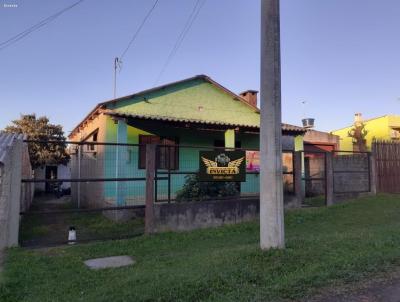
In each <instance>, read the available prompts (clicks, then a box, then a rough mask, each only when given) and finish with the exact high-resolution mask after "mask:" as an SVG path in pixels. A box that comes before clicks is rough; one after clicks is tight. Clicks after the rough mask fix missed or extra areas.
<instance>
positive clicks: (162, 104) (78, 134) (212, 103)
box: [69, 75, 305, 207]
mask: <svg viewBox="0 0 400 302" xmlns="http://www.w3.org/2000/svg"><path fill="white" fill-rule="evenodd" d="M259 125H260V113H259V109H258V108H257V92H256V91H252V90H249V91H246V92H244V93H242V94H239V95H238V94H235V93H233V92H231V91H230V90H228V89H226V88H225V87H223V86H222V85H220V84H218V83H217V82H215V81H214V80H212V79H211V78H209V77H208V76H205V75H200V76H195V77H192V78H189V79H185V80H182V81H179V82H174V83H171V84H167V85H164V86H160V87H156V88H153V89H149V90H145V91H142V92H139V93H136V94H133V95H129V96H126V97H122V98H118V99H114V100H111V101H107V102H103V103H100V104H98V105H97V106H96V107H95V108H94V109H93V110H92V111H91V112H90V113H89V114H88V115H87V116H86V117H85V118H84V120H83V121H82V122H81V123H79V124H78V125H77V126H76V127H75V129H74V130H73V131H72V132H71V134H70V135H69V140H70V141H75V142H107V143H118V144H140V146H139V145H135V146H132V145H119V146H115V145H101V144H100V145H83V146H82V147H80V148H82V150H78V151H79V152H78V151H77V150H76V148H78V147H74V148H75V150H73V151H72V152H71V153H72V155H71V177H72V178H90V177H98V178H137V179H143V178H144V177H145V171H146V170H145V168H146V167H145V164H146V163H145V159H146V158H145V155H146V153H145V145H146V144H149V143H155V144H158V145H160V147H159V152H158V155H157V163H156V164H157V167H158V169H159V170H166V169H168V168H169V169H170V171H175V172H177V171H180V172H182V171H186V172H196V171H197V170H198V168H199V167H198V165H199V150H202V148H203V149H207V148H208V149H210V148H215V147H227V148H235V147H236V148H243V149H250V150H257V149H258V148H259ZM304 133H305V130H304V129H303V128H302V127H297V126H293V125H288V124H282V134H283V149H290V150H295V149H296V150H302V149H303V140H302V138H303V135H304ZM78 154H81V159H80V160H79V158H78V157H79V155H78ZM78 166H79V169H78ZM78 170H79V171H78ZM78 172H79V175H77V174H78ZM184 181H185V175H181V174H179V175H174V176H173V178H172V180H171V184H170V185H171V191H172V195H173V196H174V195H175V194H176V192H177V191H178V190H179V189H181V188H182V185H183V183H184ZM78 186H79V188H78ZM71 190H72V195H73V197H74V198H78V199H79V200H80V203H81V205H84V206H87V207H95V206H99V204H102V205H104V206H106V205H125V204H126V205H135V204H142V203H143V202H144V196H145V183H144V181H140V180H138V181H134V182H112V181H105V182H87V183H74V184H72V188H71ZM167 190H168V188H167V182H166V181H161V180H160V181H158V182H157V192H158V196H163V195H166V194H167ZM240 192H241V194H244V195H246V194H248V195H251V194H258V192H259V177H258V175H257V174H256V173H255V174H250V175H247V179H246V182H243V183H241V184H240Z"/></svg>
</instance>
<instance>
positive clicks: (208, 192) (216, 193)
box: [176, 174, 239, 202]
mask: <svg viewBox="0 0 400 302" xmlns="http://www.w3.org/2000/svg"><path fill="white" fill-rule="evenodd" d="M237 195H239V190H238V186H237V184H236V183H235V182H217V181H215V182H203V181H199V177H198V175H197V174H194V175H187V176H186V177H185V183H184V185H183V188H182V189H181V190H179V191H178V193H177V195H176V201H177V202H185V201H204V200H210V199H214V198H219V197H228V196H237Z"/></svg>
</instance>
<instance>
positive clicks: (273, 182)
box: [260, 0, 285, 249]
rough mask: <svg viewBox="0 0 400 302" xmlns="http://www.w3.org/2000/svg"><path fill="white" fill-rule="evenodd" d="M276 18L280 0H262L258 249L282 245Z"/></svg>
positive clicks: (279, 67)
mask: <svg viewBox="0 0 400 302" xmlns="http://www.w3.org/2000/svg"><path fill="white" fill-rule="evenodd" d="M279 19H280V18H279V0H261V83H260V88H261V89H260V90H261V99H260V106H261V125H260V157H261V161H260V245H261V249H270V248H284V247H285V230H284V221H283V219H284V218H283V210H284V209H283V180H282V142H281V140H282V125H281V59H280V20H279Z"/></svg>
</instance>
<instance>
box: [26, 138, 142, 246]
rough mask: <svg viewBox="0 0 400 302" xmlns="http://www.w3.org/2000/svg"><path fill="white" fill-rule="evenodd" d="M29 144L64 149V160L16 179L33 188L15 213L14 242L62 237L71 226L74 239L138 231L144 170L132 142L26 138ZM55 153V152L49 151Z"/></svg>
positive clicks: (139, 148)
mask: <svg viewBox="0 0 400 302" xmlns="http://www.w3.org/2000/svg"><path fill="white" fill-rule="evenodd" d="M26 142H27V143H28V145H29V146H30V147H31V148H35V149H38V148H39V149H40V150H42V152H48V153H49V154H52V152H56V151H55V150H57V149H58V150H59V148H55V146H56V145H58V146H59V145H60V144H62V146H63V147H64V148H65V149H66V150H67V153H68V154H69V160H68V161H66V162H65V163H64V164H53V165H51V164H47V165H45V166H42V167H39V168H36V169H35V170H34V175H33V177H27V178H24V179H22V184H23V185H24V184H26V183H32V184H34V188H35V196H34V200H33V204H32V206H31V208H30V209H29V210H26V211H24V212H21V215H22V220H21V232H20V244H21V245H23V246H44V245H53V244H60V243H67V242H68V233H69V229H70V228H71V227H73V228H75V230H76V233H77V241H78V242H86V241H90V240H99V239H118V238H126V237H132V236H137V235H139V234H142V233H143V231H144V221H143V217H144V208H145V206H144V194H145V193H144V192H145V181H146V178H145V174H146V173H145V169H144V167H143V168H142V167H140V157H141V156H140V152H141V151H142V150H143V148H145V146H141V145H138V144H114V143H100V142H65V143H60V142H58V141H33V140H30V141H26ZM54 155H55V154H54Z"/></svg>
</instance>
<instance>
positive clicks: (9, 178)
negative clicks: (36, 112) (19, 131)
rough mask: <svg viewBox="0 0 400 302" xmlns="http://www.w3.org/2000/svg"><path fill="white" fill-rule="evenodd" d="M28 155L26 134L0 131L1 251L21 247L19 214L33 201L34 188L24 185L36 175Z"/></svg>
mask: <svg viewBox="0 0 400 302" xmlns="http://www.w3.org/2000/svg"><path fill="white" fill-rule="evenodd" d="M27 152H28V149H27V145H26V144H25V143H24V142H23V136H22V135H15V134H8V133H1V132H0V249H4V248H6V247H12V246H16V245H18V232H19V220H20V215H19V212H20V210H21V208H26V207H29V205H30V202H31V201H32V192H31V191H32V186H31V185H30V184H24V185H22V184H21V179H22V177H23V176H24V177H25V176H26V175H31V173H32V172H31V170H30V163H29V160H28V162H26V159H27V158H28V159H29V156H28V157H27ZM21 201H22V202H21Z"/></svg>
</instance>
